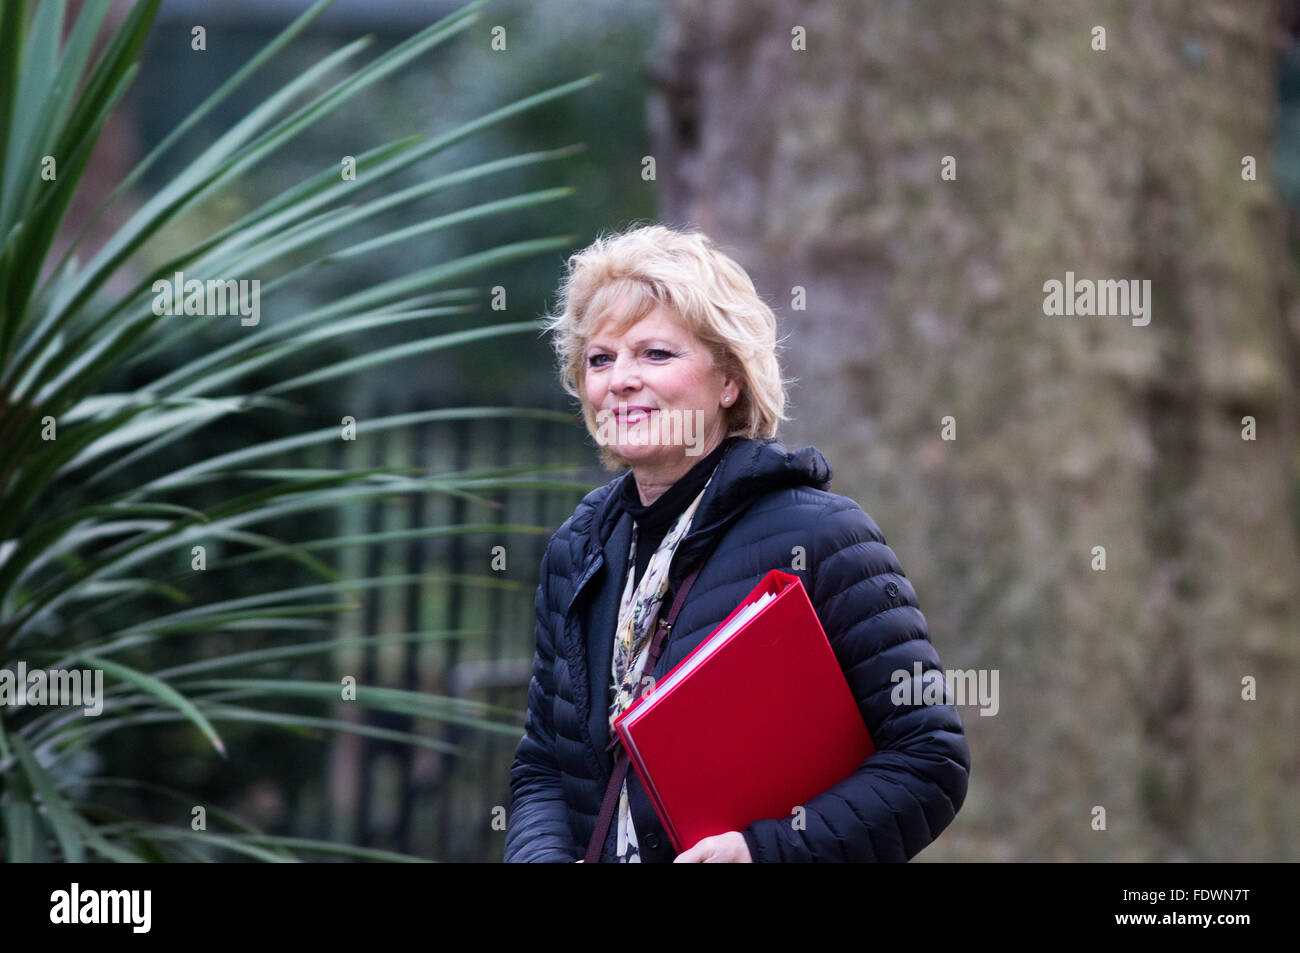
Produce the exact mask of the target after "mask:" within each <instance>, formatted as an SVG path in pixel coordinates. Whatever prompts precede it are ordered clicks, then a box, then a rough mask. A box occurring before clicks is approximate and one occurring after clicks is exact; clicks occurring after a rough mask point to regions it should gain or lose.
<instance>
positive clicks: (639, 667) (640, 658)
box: [609, 470, 717, 864]
mask: <svg viewBox="0 0 1300 953" xmlns="http://www.w3.org/2000/svg"><path fill="white" fill-rule="evenodd" d="M714 472H715V473H716V472H717V471H716V470H715V471H714ZM712 482H713V477H712V476H710V477H709V480H708V482H707V483H705V484H704V489H703V490H700V492H699V495H698V496H696V497H695V499H694V500H693V501H691V505H690V506H688V507H686V509H685V510H683V511H682V514H681V516H679V517H677V521H676V522H675V523H673V525H672V527H671V528H670V529H669V530H668V532H667V533H665V534H664V538H663V541H662V542H661V543H660V544H659V548H658V549H656V550H655V552H654V555H653V556H651V557H650V562H649V563H647V564H646V567H645V571H644V572H643V573H642V574H641V582H640V583H639V584H638V585H636V586H633V584H632V583H633V581H634V580H635V578H636V536H637V533H636V530H637V527H636V524H635V523H633V525H632V546H631V548H630V549H629V550H628V555H627V566H628V568H627V584H626V585H625V586H624V588H623V600H622V602H621V603H620V605H619V610H618V628H617V630H616V631H615V634H614V663H613V666H612V675H613V682H612V683H611V688H612V690H613V699H614V700H613V703H612V704H611V705H610V706H609V733H610V737H613V736H614V719H615V718H617V717H618V716H619V715H621V714H622V713H623V712H624V711H626V710H627V708H628V707H629V706H630V705H631V704H632V701H633V698H634V693H635V692H636V687H637V685H638V684H639V683H640V682H641V679H642V675H643V673H644V671H645V663H646V651H645V650H646V649H647V648H649V645H650V639H651V637H652V636H653V635H654V630H655V629H656V628H657V626H658V619H659V609H660V606H661V603H662V602H663V597H664V593H665V592H666V591H667V590H668V567H669V565H670V564H671V563H672V559H673V553H674V552H675V551H676V549H677V544H678V542H680V541H681V539H682V537H683V536H685V535H686V533H687V531H688V530H689V529H690V528H691V521H692V520H693V519H694V518H695V510H696V509H697V508H698V507H699V505H700V500H701V499H703V498H704V494H705V492H706V491H707V490H708V488H709V483H712ZM646 677H649V676H648V674H647V676H646ZM648 687H649V686H648V685H647V688H648ZM617 824H618V828H617V830H618V838H617V843H618V862H619V863H621V864H625V863H634V864H635V863H640V862H641V852H640V850H639V849H638V847H637V840H636V831H635V830H634V829H633V826H632V815H631V812H630V811H629V810H628V803H627V782H626V781H624V782H623V788H622V790H621V791H620V792H619V796H618V820H617Z"/></svg>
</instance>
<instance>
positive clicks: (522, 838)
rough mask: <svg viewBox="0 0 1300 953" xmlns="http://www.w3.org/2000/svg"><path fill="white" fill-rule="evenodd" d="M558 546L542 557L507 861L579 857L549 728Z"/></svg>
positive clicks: (514, 771)
mask: <svg viewBox="0 0 1300 953" xmlns="http://www.w3.org/2000/svg"><path fill="white" fill-rule="evenodd" d="M556 535H557V536H558V535H559V534H558V533H557V534H556ZM554 544H555V537H552V538H551V542H550V543H549V544H548V545H547V547H546V553H545V555H543V557H542V572H541V581H540V582H539V583H538V586H537V595H536V598H535V600H534V607H535V609H536V612H537V632H536V644H537V648H536V651H535V653H534V655H533V675H532V678H531V679H530V680H529V682H528V713H527V715H526V716H525V718H524V736H523V738H522V739H521V740H520V742H519V747H518V749H517V750H516V752H515V760H514V764H513V766H512V767H511V769H510V793H511V803H510V817H509V823H508V826H507V830H506V846H505V858H504V859H505V862H506V863H547V862H551V863H555V862H572V861H575V860H577V859H578V858H579V857H580V856H581V854H580V853H579V852H578V849H577V846H576V845H575V844H574V842H573V833H572V831H571V830H570V828H569V808H568V805H567V803H566V802H565V800H564V788H563V785H562V782H561V779H560V769H559V767H558V765H557V763H556V760H555V729H554V726H553V725H552V724H551V708H552V705H553V704H554V702H555V680H554V675H553V672H554V666H555V640H554V632H553V631H552V626H553V620H554V619H555V615H554V614H553V613H552V609H551V606H550V605H549V604H548V600H547V598H546V595H547V583H548V577H549V575H550V573H551V572H552V566H551V559H550V556H551V550H552V548H553V547H554Z"/></svg>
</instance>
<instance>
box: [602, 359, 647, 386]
mask: <svg viewBox="0 0 1300 953" xmlns="http://www.w3.org/2000/svg"><path fill="white" fill-rule="evenodd" d="M640 386H641V378H640V377H639V376H638V375H637V370H636V366H635V362H634V361H632V360H631V359H630V358H629V359H627V360H624V358H623V357H622V355H619V356H618V357H615V358H614V366H613V367H612V368H611V369H610V377H609V387H610V390H612V391H614V392H615V393H623V392H625V391H633V390H636V389H637V388H638V387H640Z"/></svg>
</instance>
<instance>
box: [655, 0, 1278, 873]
mask: <svg viewBox="0 0 1300 953" xmlns="http://www.w3.org/2000/svg"><path fill="white" fill-rule="evenodd" d="M666 9H667V10H668V11H669V12H668V15H667V16H666V22H665V35H664V40H663V47H662V49H661V51H660V63H661V66H660V71H659V74H658V76H657V82H658V83H659V85H660V87H661V89H662V90H663V95H662V96H660V97H658V98H657V99H656V102H655V105H654V108H653V110H652V116H651V118H652V125H653V131H654V135H655V155H656V158H657V167H658V177H659V188H660V196H661V200H662V213H663V217H664V219H665V220H666V221H669V222H675V223H678V224H683V223H691V224H697V225H699V226H700V227H701V228H703V230H704V231H705V232H706V233H708V234H709V235H710V236H712V237H713V238H714V239H715V240H717V241H718V242H720V243H721V244H722V245H723V246H724V247H725V248H727V249H728V250H730V251H731V252H732V253H733V254H734V255H735V256H736V257H737V259H738V260H739V261H740V262H741V263H742V264H743V265H744V266H745V267H746V268H747V269H748V270H749V271H750V273H751V275H752V276H753V277H754V280H755V283H756V285H757V286H758V290H759V292H760V293H761V294H763V295H764V296H765V297H766V299H767V300H768V301H769V302H771V303H772V304H773V306H774V307H775V309H776V311H777V314H778V320H779V322H780V326H781V332H782V333H783V334H786V333H788V334H789V346H788V349H787V350H786V351H785V352H784V355H783V357H784V366H785V370H786V372H787V375H793V376H796V377H798V378H799V384H798V385H797V386H796V387H795V388H794V389H793V391H792V408H791V410H792V414H793V416H794V417H795V420H794V421H793V423H792V424H789V425H786V426H785V427H784V428H783V430H782V432H781V436H782V438H783V439H784V440H785V442H786V443H787V444H788V445H790V446H792V447H797V446H802V445H804V444H808V443H812V444H815V445H816V446H817V447H819V448H820V449H821V450H822V451H823V452H825V453H826V455H827V457H828V459H829V460H830V462H831V464H832V466H833V468H834V471H835V482H834V486H833V487H832V489H833V490H834V491H835V492H839V493H843V494H845V495H847V496H851V497H853V498H854V499H856V500H858V501H859V502H860V503H861V504H862V506H863V507H864V508H865V509H866V510H867V511H868V512H869V513H871V515H872V516H873V517H874V518H875V519H876V521H877V522H878V523H879V524H880V526H881V528H882V530H883V531H884V533H885V536H886V538H887V540H888V541H889V542H890V544H891V545H892V546H893V547H894V549H895V550H896V552H897V553H898V554H899V557H900V559H901V561H902V564H903V567H904V569H905V571H906V572H907V574H908V576H909V578H910V579H911V580H912V581H913V583H914V585H915V586H916V589H917V592H918V594H919V597H920V599H921V605H922V609H923V610H924V611H925V613H926V616H927V618H928V620H929V623H930V634H931V638H932V640H933V641H934V643H935V645H936V646H937V648H938V649H939V652H940V655H941V658H942V659H943V662H944V665H945V667H947V668H963V669H965V668H996V669H998V670H999V673H1000V677H999V685H1000V694H1001V699H1000V703H1001V707H1000V711H999V712H998V714H997V715H996V716H994V717H981V716H980V715H979V713H978V709H977V708H974V707H966V708H963V709H962V715H963V719H964V721H965V725H966V730H967V734H968V737H969V739H970V744H971V748H972V757H973V766H972V774H971V786H970V792H969V795H968V798H967V801H966V804H965V806H964V808H963V809H962V812H961V813H960V814H959V815H958V818H957V821H956V822H955V823H954V825H953V827H952V828H951V830H950V831H949V832H948V833H947V834H945V836H943V837H942V838H940V839H939V841H938V842H936V844H935V846H934V847H933V848H932V849H931V850H929V851H927V853H926V856H927V858H928V859H955V858H979V859H1016V860H1026V859H1046V860H1138V859H1152V860H1173V859H1196V860H1211V859H1213V860H1253V859H1266V858H1267V859H1277V860H1296V859H1300V812H1298V811H1297V809H1296V803H1295V797H1294V792H1295V790H1296V788H1297V783H1298V782H1300V756H1298V754H1297V745H1296V743H1295V730H1296V727H1295V726H1296V725H1297V724H1300V690H1298V686H1300V642H1298V640H1297V633H1300V604H1298V602H1297V594H1298V593H1300V558H1298V556H1297V548H1298V547H1297V535H1298V534H1297V521H1296V513H1295V509H1296V500H1297V494H1296V487H1297V456H1296V443H1295V429H1296V427H1295V417H1296V407H1297V377H1298V372H1297V361H1296V358H1295V355H1296V353H1297V340H1298V339H1300V314H1298V312H1297V309H1296V305H1295V301H1296V295H1295V278H1294V273H1293V268H1292V265H1291V263H1290V261H1289V258H1288V256H1287V254H1286V252H1285V247H1286V245H1285V230H1284V215H1283V212H1282V209H1281V208H1280V206H1279V202H1278V198H1277V195H1276V194H1275V192H1274V190H1273V188H1272V186H1271V185H1270V150H1271V148H1272V145H1273V139H1274V126H1273V109H1274V103H1275V100H1276V90H1275V85H1274V83H1275V79H1274V59H1275V55H1276V51H1275V49H1274V41H1273V31H1274V23H1273V7H1272V5H1271V4H1270V3H1267V2H1260V0H1249V2H1242V0H1215V2H1206V3H1197V4H1187V3H1182V2H1178V0H1153V2H1149V3H1142V4H1128V3H1121V2H1118V0H1109V2H1100V3H1090V4H1083V3H1065V4H1062V3H1042V2H1040V0H1003V2H1001V3H999V4H996V5H990V4H977V3H965V2H944V3H939V2H919V0H916V2H905V0H897V2H883V0H882V2H879V3H862V4H854V3H818V4H804V3H799V2H795V0H763V2H754V0H709V2H707V3H704V2H699V0H676V2H671V3H669V5H668V7H667V8H666ZM1098 26H1100V27H1104V29H1105V35H1106V49H1105V50H1104V51H1101V50H1096V49H1094V48H1093V40H1094V36H1095V34H1094V27H1098ZM795 27H803V28H804V29H805V30H806V35H807V50H806V51H798V50H795V49H792V30H793V29H794V28H795ZM945 156H951V157H953V159H954V160H955V163H956V178H955V180H952V181H944V180H942V179H941V170H942V167H943V162H944V157H945ZM1246 156H1253V157H1254V158H1255V161H1256V163H1257V174H1258V178H1257V179H1256V180H1255V181H1247V180H1245V179H1243V175H1242V169H1243V166H1242V160H1243V157H1246ZM1067 271H1072V272H1074V274H1075V275H1076V276H1077V277H1078V278H1088V279H1138V280H1143V279H1148V280H1150V282H1151V301H1150V312H1149V314H1150V323H1149V324H1148V325H1146V326H1135V325H1134V324H1133V322H1132V320H1131V319H1130V318H1129V317H1125V316H1120V315H1111V316H1091V317H1089V316H1050V315H1047V314H1045V313H1044V297H1045V296H1044V282H1046V281H1049V280H1051V279H1056V280H1060V281H1064V280H1065V278H1066V272H1067ZM796 286H799V287H802V288H805V289H806V290H807V309H806V310H793V308H792V307H791V302H792V294H793V290H792V289H794V288H795V287H796ZM946 416H951V417H953V418H954V419H955V428H956V439H955V440H945V439H942V437H941V421H942V420H943V418H945V417H946ZM1246 416H1251V417H1253V418H1255V421H1256V427H1257V439H1255V440H1253V441H1247V440H1243V439H1242V426H1243V425H1242V418H1243V417H1246ZM1097 546H1103V547H1105V554H1106V568H1105V571H1095V570H1094V569H1093V568H1092V562H1093V548H1094V547H1097ZM1247 676H1250V677H1253V678H1254V679H1255V681H1256V682H1257V686H1258V688H1257V690H1258V700H1256V701H1244V700H1243V699H1242V691H1243V688H1242V680H1243V679H1244V678H1246V677H1247ZM1097 806H1100V807H1103V808H1105V810H1106V830H1105V831H1099V830H1095V829H1094V826H1093V823H1092V822H1093V816H1094V815H1093V810H1094V808H1095V807H1097Z"/></svg>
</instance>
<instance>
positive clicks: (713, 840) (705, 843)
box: [673, 831, 754, 864]
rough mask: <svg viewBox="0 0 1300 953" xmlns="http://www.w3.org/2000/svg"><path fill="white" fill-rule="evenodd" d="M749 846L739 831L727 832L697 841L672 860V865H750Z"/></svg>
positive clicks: (751, 860)
mask: <svg viewBox="0 0 1300 953" xmlns="http://www.w3.org/2000/svg"><path fill="white" fill-rule="evenodd" d="M753 862H754V858H753V857H750V856H749V845H748V844H746V843H745V835H744V834H742V833H740V831H727V833H725V834H715V835H714V836H712V837H706V838H704V839H703V840H701V841H699V842H698V843H697V844H696V845H695V846H694V847H692V848H691V849H690V850H687V851H683V852H682V853H680V854H678V855H677V856H676V857H674V858H673V863H674V864H752V863H753Z"/></svg>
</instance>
